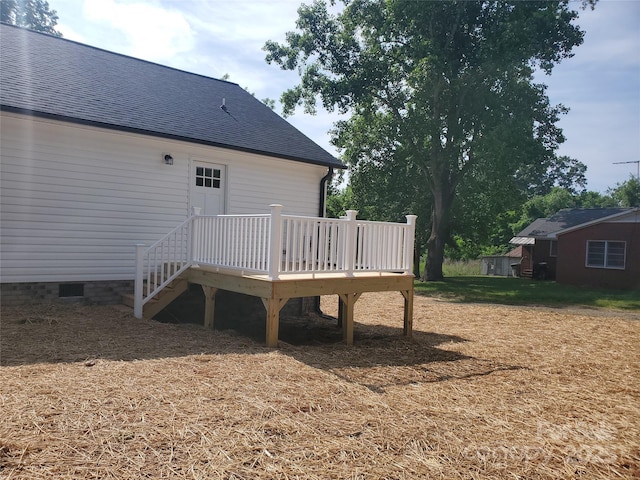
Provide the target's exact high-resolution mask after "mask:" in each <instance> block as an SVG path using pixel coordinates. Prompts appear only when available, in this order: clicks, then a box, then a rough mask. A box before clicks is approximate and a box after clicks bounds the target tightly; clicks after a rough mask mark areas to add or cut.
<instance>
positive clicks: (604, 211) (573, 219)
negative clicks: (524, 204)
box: [509, 207, 634, 245]
mask: <svg viewBox="0 0 640 480" xmlns="http://www.w3.org/2000/svg"><path fill="white" fill-rule="evenodd" d="M632 210H634V209H633V208H622V207H611V208H563V209H562V210H558V213H556V214H554V215H552V216H550V217H549V218H538V219H537V220H534V221H533V222H532V223H531V224H529V226H528V227H527V228H525V229H524V230H522V231H521V232H520V233H518V234H517V235H516V236H515V237H513V238H512V239H511V241H510V242H509V243H513V244H516V245H521V244H533V243H534V241H535V239H536V238H542V239H548V238H549V234H552V233H555V232H559V231H561V230H566V229H568V228H572V227H577V226H579V225H584V224H587V223H591V222H594V221H596V220H600V219H605V218H608V217H611V216H615V215H620V214H624V213H627V212H631V211H632Z"/></svg>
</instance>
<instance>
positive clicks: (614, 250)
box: [587, 240, 627, 270]
mask: <svg viewBox="0 0 640 480" xmlns="http://www.w3.org/2000/svg"><path fill="white" fill-rule="evenodd" d="M626 251H627V242H614V241H610V240H587V267H595V268H618V269H622V270H624V266H625V256H626Z"/></svg>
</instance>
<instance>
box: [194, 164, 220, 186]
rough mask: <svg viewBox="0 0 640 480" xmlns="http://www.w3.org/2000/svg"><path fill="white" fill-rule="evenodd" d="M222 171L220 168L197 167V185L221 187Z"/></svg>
mask: <svg viewBox="0 0 640 480" xmlns="http://www.w3.org/2000/svg"><path fill="white" fill-rule="evenodd" d="M221 180H222V171H221V170H220V169H218V168H206V167H196V186H198V187H207V188H220V182H221Z"/></svg>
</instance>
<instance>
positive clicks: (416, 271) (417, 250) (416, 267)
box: [413, 242, 422, 278]
mask: <svg viewBox="0 0 640 480" xmlns="http://www.w3.org/2000/svg"><path fill="white" fill-rule="evenodd" d="M421 256H422V245H421V243H420V242H416V244H415V245H414V248H413V275H414V276H415V277H416V278H421V276H420V257H421Z"/></svg>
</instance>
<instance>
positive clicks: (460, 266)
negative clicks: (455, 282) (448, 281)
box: [423, 258, 482, 277]
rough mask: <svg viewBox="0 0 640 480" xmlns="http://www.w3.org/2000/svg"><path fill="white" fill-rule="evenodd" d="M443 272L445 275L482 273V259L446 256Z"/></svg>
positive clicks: (456, 275)
mask: <svg viewBox="0 0 640 480" xmlns="http://www.w3.org/2000/svg"><path fill="white" fill-rule="evenodd" d="M423 270H424V269H423ZM442 273H444V276H445V277H459V276H461V275H480V273H482V265H481V263H480V260H449V259H448V258H445V260H444V262H443V263H442Z"/></svg>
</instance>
